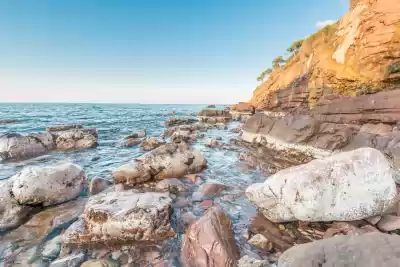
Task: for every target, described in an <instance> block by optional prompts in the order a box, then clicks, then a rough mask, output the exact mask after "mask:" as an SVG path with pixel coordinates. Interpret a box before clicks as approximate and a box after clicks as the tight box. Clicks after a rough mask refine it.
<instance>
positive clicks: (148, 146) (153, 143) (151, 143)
mask: <svg viewBox="0 0 400 267" xmlns="http://www.w3.org/2000/svg"><path fill="white" fill-rule="evenodd" d="M163 144H165V142H164V141H160V140H158V139H157V138H156V137H148V138H146V139H145V140H144V141H143V142H142V144H141V147H142V149H143V150H144V151H150V150H153V149H155V148H157V147H159V146H161V145H163Z"/></svg>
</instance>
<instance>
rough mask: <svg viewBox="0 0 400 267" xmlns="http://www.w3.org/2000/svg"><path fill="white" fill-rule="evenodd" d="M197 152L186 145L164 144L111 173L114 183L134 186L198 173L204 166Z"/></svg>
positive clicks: (201, 156) (202, 159)
mask: <svg viewBox="0 0 400 267" xmlns="http://www.w3.org/2000/svg"><path fill="white" fill-rule="evenodd" d="M206 163H207V161H206V159H205V158H204V156H203V155H202V154H201V153H200V151H198V150H193V149H190V148H189V147H188V146H187V145H186V144H180V145H177V144H166V145H162V146H160V147H158V148H156V149H154V150H152V151H151V152H149V153H147V154H145V155H143V156H141V157H139V158H136V159H134V160H133V161H131V162H130V163H128V164H125V165H123V166H121V167H120V168H118V169H117V170H115V171H114V172H113V177H114V180H115V183H117V184H118V183H124V184H127V185H130V186H132V185H136V184H138V183H143V182H146V181H150V180H153V179H166V178H177V177H178V178H179V177H183V176H184V175H186V174H190V173H198V172H200V171H201V170H202V169H203V168H204V167H205V166H206Z"/></svg>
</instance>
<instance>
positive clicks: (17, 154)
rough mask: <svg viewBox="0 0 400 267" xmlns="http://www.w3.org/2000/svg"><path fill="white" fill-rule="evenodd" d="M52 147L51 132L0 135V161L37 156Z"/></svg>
mask: <svg viewBox="0 0 400 267" xmlns="http://www.w3.org/2000/svg"><path fill="white" fill-rule="evenodd" d="M52 149H53V137H52V136H51V134H49V133H37V134H28V135H21V134H17V133H6V134H3V135H0V161H2V160H11V159H12V160H20V159H24V158H28V157H35V156H39V155H42V154H44V153H47V152H48V151H50V150H52Z"/></svg>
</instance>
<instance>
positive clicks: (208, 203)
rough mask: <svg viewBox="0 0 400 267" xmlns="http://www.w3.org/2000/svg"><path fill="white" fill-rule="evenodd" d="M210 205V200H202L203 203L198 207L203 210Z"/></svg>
mask: <svg viewBox="0 0 400 267" xmlns="http://www.w3.org/2000/svg"><path fill="white" fill-rule="evenodd" d="M212 205H213V201H212V200H204V201H202V202H201V203H200V207H202V208H203V209H208V208H209V207H211V206H212Z"/></svg>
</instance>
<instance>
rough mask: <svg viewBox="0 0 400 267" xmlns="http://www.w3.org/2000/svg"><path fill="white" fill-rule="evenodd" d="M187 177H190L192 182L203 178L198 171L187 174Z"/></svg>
mask: <svg viewBox="0 0 400 267" xmlns="http://www.w3.org/2000/svg"><path fill="white" fill-rule="evenodd" d="M185 178H186V179H188V180H189V181H190V182H191V183H192V184H194V183H196V182H197V180H198V179H201V175H200V174H198V173H195V174H188V175H185Z"/></svg>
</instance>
